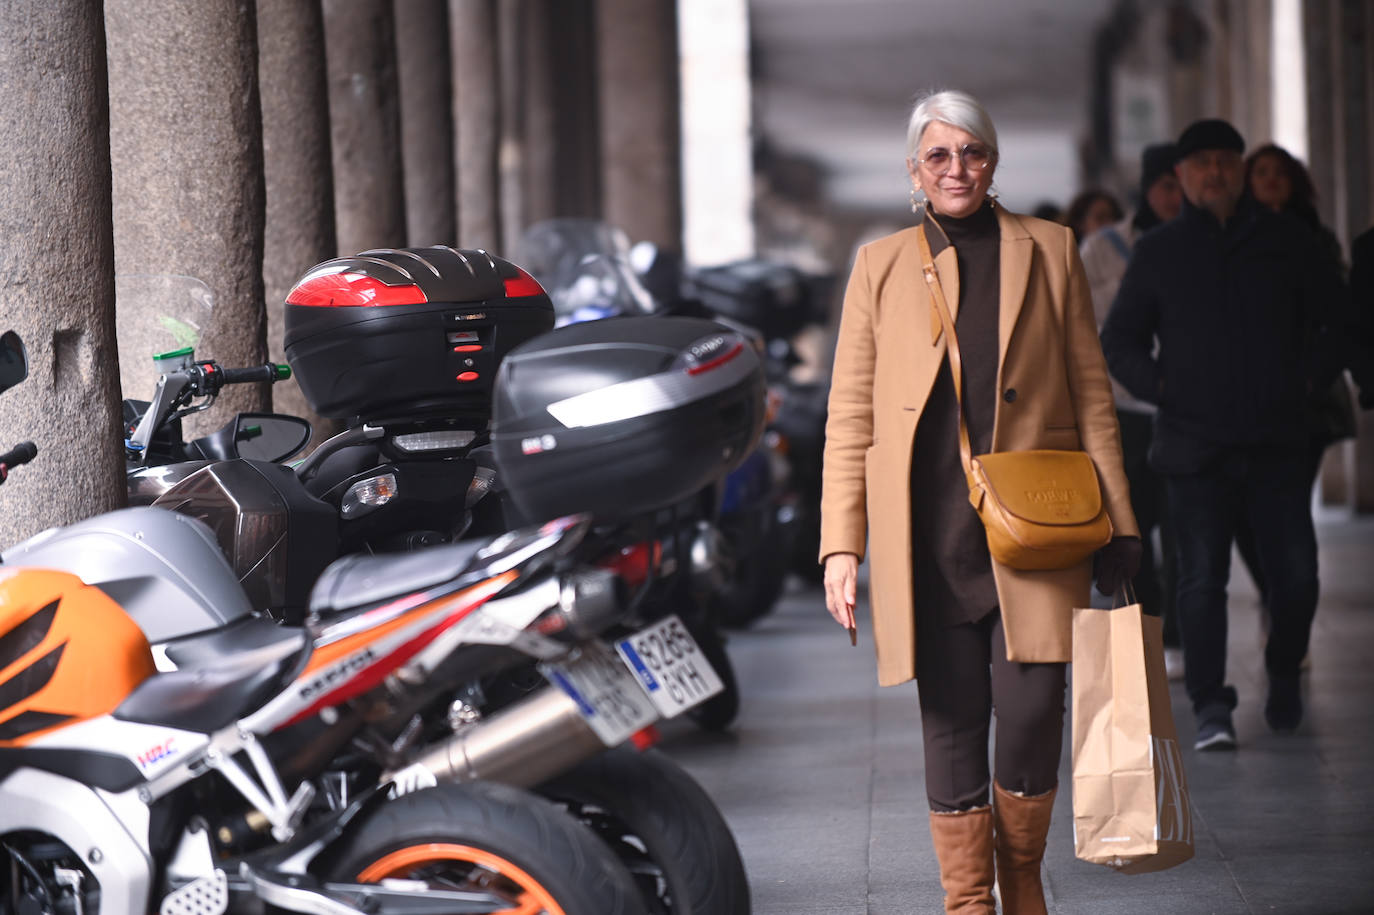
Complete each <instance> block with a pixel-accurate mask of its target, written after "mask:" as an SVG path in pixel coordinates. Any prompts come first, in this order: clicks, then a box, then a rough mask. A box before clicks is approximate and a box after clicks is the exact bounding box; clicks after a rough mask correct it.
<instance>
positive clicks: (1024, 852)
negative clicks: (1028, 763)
mask: <svg viewBox="0 0 1374 915" xmlns="http://www.w3.org/2000/svg"><path fill="white" fill-rule="evenodd" d="M992 793H993V809H994V810H995V815H994V818H995V820H996V833H997V835H996V839H995V843H996V848H997V887H998V890H999V891H1000V893H1001V895H1002V912H1003V913H1004V915H1046V912H1045V888H1044V886H1043V885H1042V884H1041V883H1040V861H1041V859H1043V858H1044V857H1045V837H1046V836H1047V835H1048V834H1049V831H1050V812H1051V811H1052V810H1053V809H1054V795H1055V790H1054V789H1051V790H1050V791H1048V792H1046V793H1045V794H1037V795H1035V796H1034V797H1023V796H1021V795H1019V794H1013V793H1012V792H1010V791H1008V790H1006V789H1005V788H1003V787H1002V786H1001V785H999V784H997V783H996V782H993V792H992Z"/></svg>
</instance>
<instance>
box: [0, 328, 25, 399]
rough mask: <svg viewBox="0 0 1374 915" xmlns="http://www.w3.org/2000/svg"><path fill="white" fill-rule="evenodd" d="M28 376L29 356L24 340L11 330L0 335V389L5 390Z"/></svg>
mask: <svg viewBox="0 0 1374 915" xmlns="http://www.w3.org/2000/svg"><path fill="white" fill-rule="evenodd" d="M27 377H29V356H28V353H27V352H26V351H25V349H24V341H23V340H21V339H19V335H18V334H17V333H15V332H14V331H12V330H7V331H5V333H4V334H3V335H0V391H7V390H9V389H10V388H12V387H14V386H15V385H16V384H18V383H19V382H21V381H23V380H24V379H25V378H27Z"/></svg>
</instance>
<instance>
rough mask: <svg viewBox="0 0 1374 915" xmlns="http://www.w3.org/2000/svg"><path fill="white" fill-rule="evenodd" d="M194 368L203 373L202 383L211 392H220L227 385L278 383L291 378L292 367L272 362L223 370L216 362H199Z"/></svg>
mask: <svg viewBox="0 0 1374 915" xmlns="http://www.w3.org/2000/svg"><path fill="white" fill-rule="evenodd" d="M194 368H196V369H199V370H200V371H201V373H202V375H203V380H202V382H201V383H202V385H203V386H204V387H205V388H208V389H210V390H211V391H214V390H219V388H221V387H223V386H224V385H226V384H253V383H254V382H259V381H266V382H269V383H276V382H278V381H283V380H285V379H287V378H290V377H291V367H290V366H286V365H277V364H275V363H272V362H266V363H263V364H262V365H255V366H252V367H250V368H246V369H222V368H220V367H219V365H218V364H216V363H214V362H199V363H196V365H195V366H194ZM206 393H209V391H207V392H206Z"/></svg>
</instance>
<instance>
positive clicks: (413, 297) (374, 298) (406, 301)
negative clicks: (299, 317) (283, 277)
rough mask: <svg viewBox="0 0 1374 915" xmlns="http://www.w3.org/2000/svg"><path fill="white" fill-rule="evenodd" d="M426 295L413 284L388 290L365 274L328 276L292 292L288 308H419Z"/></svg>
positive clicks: (316, 279) (299, 286) (331, 274)
mask: <svg viewBox="0 0 1374 915" xmlns="http://www.w3.org/2000/svg"><path fill="white" fill-rule="evenodd" d="M427 301H429V300H428V299H426V298H425V294H424V292H422V291H421V290H420V287H419V286H416V285H414V284H413V283H412V284H410V285H407V286H388V285H387V284H386V283H383V282H382V281H381V280H378V279H373V278H372V277H370V276H364V275H363V274H361V273H328V274H325V275H324V276H316V277H312V278H310V279H308V280H306V281H305V282H303V283H301V284H300V285H298V286H297V287H296V288H295V289H292V290H291V294H290V295H288V296H287V297H286V304H288V305H311V306H315V307H317V308H339V307H356V306H364V307H367V306H374V305H419V304H420V303H422V302H427Z"/></svg>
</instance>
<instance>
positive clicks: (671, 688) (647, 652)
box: [615, 616, 725, 718]
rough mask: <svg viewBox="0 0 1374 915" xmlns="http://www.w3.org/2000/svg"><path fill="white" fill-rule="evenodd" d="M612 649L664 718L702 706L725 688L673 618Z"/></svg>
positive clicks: (686, 632) (638, 633)
mask: <svg viewBox="0 0 1374 915" xmlns="http://www.w3.org/2000/svg"><path fill="white" fill-rule="evenodd" d="M615 647H616V650H617V651H619V652H620V656H621V657H622V658H624V659H625V663H626V664H628V665H629V666H630V668H631V669H632V670H634V672H635V673H636V674H637V675H638V676H639V683H640V685H641V686H643V687H644V691H645V692H646V693H648V694H649V698H650V699H652V700H653V703H654V707H655V708H657V709H658V711H659V713H660V714H662V715H663V717H664V718H672V717H673V716H674V715H677V714H679V713H680V712H684V711H686V710H687V709H689V708H691V707H692V706H694V705H698V704H699V703H702V702H705V701H706V700H707V699H709V698H711V697H712V696H714V695H715V694H716V693H718V692H720V691H721V690H722V689H724V688H725V685H724V684H723V683H721V682H720V677H719V676H717V674H716V671H715V669H714V668H713V667H711V663H710V662H709V661H707V660H706V656H705V655H703V654H702V653H701V648H700V647H698V646H697V643H696V639H693V638H692V635H691V633H689V632H688V631H687V627H686V626H684V625H682V620H680V619H678V618H677V617H676V616H670V617H668V618H666V619H664V620H661V621H660V622H657V623H655V624H654V625H652V626H650V627H649V628H647V629H643V630H641V631H639V632H636V633H635V634H634V635H632V636H629V637H627V638H624V639H621V640H620V641H619V642H616V643H615Z"/></svg>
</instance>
